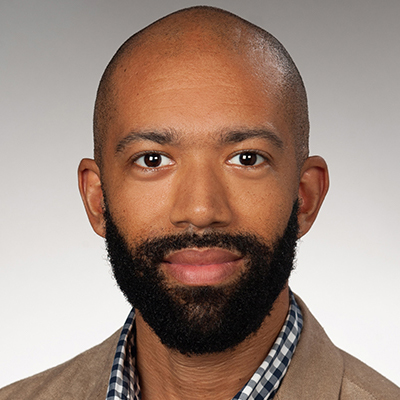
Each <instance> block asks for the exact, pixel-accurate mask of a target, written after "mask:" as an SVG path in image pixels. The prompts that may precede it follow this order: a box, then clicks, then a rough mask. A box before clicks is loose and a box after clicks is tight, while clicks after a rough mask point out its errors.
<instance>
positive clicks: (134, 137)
mask: <svg viewBox="0 0 400 400" xmlns="http://www.w3.org/2000/svg"><path fill="white" fill-rule="evenodd" d="M142 140H148V141H150V142H154V143H158V144H163V145H165V144H174V143H177V142H178V137H177V135H176V133H175V132H173V131H162V132H156V131H149V132H140V131H139V132H135V131H132V132H129V133H128V135H126V136H125V137H124V138H123V139H121V140H120V141H119V142H118V143H117V146H116V147H115V153H122V152H124V151H125V149H126V148H127V147H128V146H129V145H130V144H131V143H135V142H139V141H142Z"/></svg>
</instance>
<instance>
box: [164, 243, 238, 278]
mask: <svg viewBox="0 0 400 400" xmlns="http://www.w3.org/2000/svg"><path fill="white" fill-rule="evenodd" d="M242 266H243V258H242V257H241V256H240V255H237V254H235V253H233V252H231V251H229V250H225V249H220V248H207V249H184V250H179V251H177V252H174V253H171V254H169V255H168V256H167V257H165V259H164V261H163V263H162V267H163V269H164V271H165V272H166V274H167V275H169V276H171V277H173V278H174V279H175V280H176V281H178V282H180V283H182V284H184V285H189V286H200V285H202V286H203V285H218V284H221V283H224V282H226V281H229V279H230V278H232V277H233V276H235V275H237V274H238V273H239V271H240V270H241V269H242Z"/></svg>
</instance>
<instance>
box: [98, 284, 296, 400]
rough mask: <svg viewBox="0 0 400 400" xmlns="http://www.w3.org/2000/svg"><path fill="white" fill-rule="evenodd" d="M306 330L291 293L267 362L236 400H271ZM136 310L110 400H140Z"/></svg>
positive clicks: (121, 344)
mask: <svg viewBox="0 0 400 400" xmlns="http://www.w3.org/2000/svg"><path fill="white" fill-rule="evenodd" d="M302 327H303V317H302V314H301V311H300V308H299V306H298V305H297V303H296V300H295V298H294V296H293V293H292V292H290V306H289V312H288V315H287V317H286V321H285V323H284V324H283V326H282V329H281V331H280V333H279V335H278V337H277V339H276V341H275V343H274V345H273V346H272V348H271V350H270V352H269V353H268V355H267V357H266V358H265V360H264V361H263V362H262V364H261V365H260V366H259V367H258V369H257V371H256V372H255V373H254V375H253V376H252V377H251V378H250V380H249V381H248V382H247V383H246V385H245V386H244V387H243V388H242V389H241V390H240V391H239V392H238V393H237V394H236V396H235V397H233V399H232V400H271V399H273V397H274V396H275V393H276V391H277V390H278V388H279V385H280V384H281V382H282V380H283V377H284V376H285V374H286V371H287V369H288V367H289V364H290V361H291V359H292V356H293V353H294V351H295V349H296V345H297V342H298V341H299V338H300V333H301V329H302ZM135 365H136V348H135V310H134V309H133V310H132V311H131V312H130V314H129V316H128V318H127V320H126V322H125V325H124V326H123V328H122V332H121V336H120V338H119V341H118V345H117V351H116V353H115V358H114V363H113V366H112V369H111V375H110V381H109V384H108V390H107V397H106V400H140V399H141V394H140V386H139V376H138V373H137V372H136V370H135Z"/></svg>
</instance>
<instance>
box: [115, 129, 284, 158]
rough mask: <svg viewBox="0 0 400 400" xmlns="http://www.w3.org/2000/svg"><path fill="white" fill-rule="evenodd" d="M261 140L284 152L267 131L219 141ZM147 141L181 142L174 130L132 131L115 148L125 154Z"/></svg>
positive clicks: (241, 133)
mask: <svg viewBox="0 0 400 400" xmlns="http://www.w3.org/2000/svg"><path fill="white" fill-rule="evenodd" d="M253 138H261V139H265V140H268V141H269V142H271V143H272V144H273V145H274V146H275V147H277V148H278V149H280V150H282V149H283V147H284V143H283V141H282V139H281V138H280V137H279V136H278V135H277V134H275V133H274V132H271V131H269V130H267V129H262V128H261V129H243V130H242V129H239V130H232V131H227V132H222V133H220V134H219V138H218V141H219V142H220V143H221V144H233V143H240V142H243V141H245V140H247V139H253ZM143 140H147V141H150V142H154V143H158V144H161V145H166V144H170V145H173V144H177V143H178V142H179V138H178V135H177V134H176V132H174V131H172V130H166V131H160V132H157V131H148V132H147V131H144V132H142V131H131V132H129V133H128V135H126V136H125V137H124V138H123V139H121V140H120V141H119V142H118V143H117V146H116V147H115V153H116V154H118V153H123V152H124V151H125V149H126V148H127V147H128V146H129V145H130V144H131V143H135V142H139V141H143Z"/></svg>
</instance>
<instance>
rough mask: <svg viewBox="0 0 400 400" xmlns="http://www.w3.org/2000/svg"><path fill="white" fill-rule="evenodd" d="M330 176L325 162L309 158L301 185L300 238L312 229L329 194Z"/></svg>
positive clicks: (303, 171)
mask: <svg viewBox="0 0 400 400" xmlns="http://www.w3.org/2000/svg"><path fill="white" fill-rule="evenodd" d="M328 188H329V174H328V167H327V165H326V162H325V160H324V159H323V158H322V157H319V156H313V157H309V158H308V159H307V160H306V161H305V163H304V166H303V168H302V171H301V177H300V185H299V202H300V208H299V215H298V221H299V228H300V230H299V237H302V236H303V235H305V234H306V233H307V232H308V231H309V230H310V228H311V226H312V224H313V223H314V221H315V219H316V218H317V215H318V212H319V210H320V208H321V205H322V202H323V201H324V198H325V196H326V193H327V192H328Z"/></svg>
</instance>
